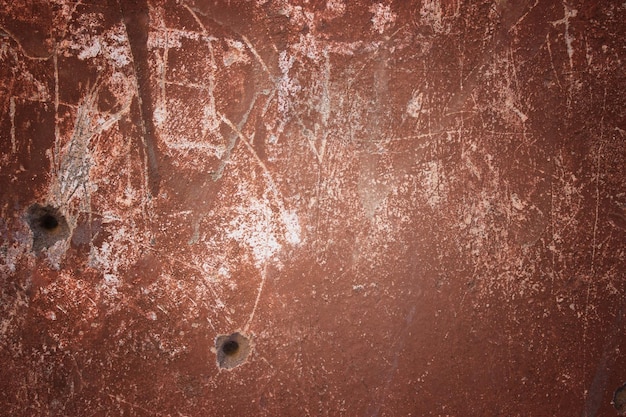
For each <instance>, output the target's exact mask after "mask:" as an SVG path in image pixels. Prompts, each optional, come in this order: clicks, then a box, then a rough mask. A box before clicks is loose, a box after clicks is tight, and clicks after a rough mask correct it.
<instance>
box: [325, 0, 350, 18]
mask: <svg viewBox="0 0 626 417" xmlns="http://www.w3.org/2000/svg"><path fill="white" fill-rule="evenodd" d="M326 10H328V11H329V12H330V13H331V14H332V16H333V17H336V16H341V15H343V14H344V13H345V11H346V5H345V3H344V2H343V1H342V0H328V1H327V2H326Z"/></svg>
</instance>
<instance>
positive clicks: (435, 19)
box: [420, 0, 445, 33]
mask: <svg viewBox="0 0 626 417" xmlns="http://www.w3.org/2000/svg"><path fill="white" fill-rule="evenodd" d="M420 16H421V18H422V22H423V23H424V24H426V25H428V26H430V27H431V28H433V30H434V31H435V33H441V32H443V31H444V29H445V27H444V24H443V12H442V10H441V2H440V1H439V0H424V2H423V3H422V7H421V9H420Z"/></svg>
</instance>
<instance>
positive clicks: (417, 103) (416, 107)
mask: <svg viewBox="0 0 626 417" xmlns="http://www.w3.org/2000/svg"><path fill="white" fill-rule="evenodd" d="M423 97H424V94H423V93H419V92H417V91H413V96H412V97H411V99H410V100H409V103H408V104H407V105H406V112H407V113H408V114H409V116H411V117H414V118H416V119H417V118H418V117H419V116H420V113H421V112H422V105H423Z"/></svg>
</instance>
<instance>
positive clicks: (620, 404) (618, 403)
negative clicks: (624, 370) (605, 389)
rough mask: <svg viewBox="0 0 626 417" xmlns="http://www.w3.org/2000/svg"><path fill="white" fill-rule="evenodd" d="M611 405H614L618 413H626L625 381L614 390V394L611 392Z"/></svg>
mask: <svg viewBox="0 0 626 417" xmlns="http://www.w3.org/2000/svg"><path fill="white" fill-rule="evenodd" d="M613 407H615V409H616V410H617V411H618V412H619V414H620V415H622V416H623V415H626V383H624V384H622V386H621V387H619V388H618V389H616V390H615V394H613Z"/></svg>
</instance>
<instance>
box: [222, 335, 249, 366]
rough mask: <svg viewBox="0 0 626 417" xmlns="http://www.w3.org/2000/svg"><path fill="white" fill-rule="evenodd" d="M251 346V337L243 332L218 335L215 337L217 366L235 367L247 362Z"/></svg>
mask: <svg viewBox="0 0 626 417" xmlns="http://www.w3.org/2000/svg"><path fill="white" fill-rule="evenodd" d="M251 348H252V346H251V343H250V339H248V338H247V337H246V336H244V335H242V334H241V333H238V332H235V333H233V334H230V335H221V336H218V337H217V338H216V339H215V350H216V352H217V366H218V367H220V368H221V369H233V368H235V367H237V366H239V365H241V364H243V363H245V362H246V359H247V358H248V354H249V353H250V350H251Z"/></svg>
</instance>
